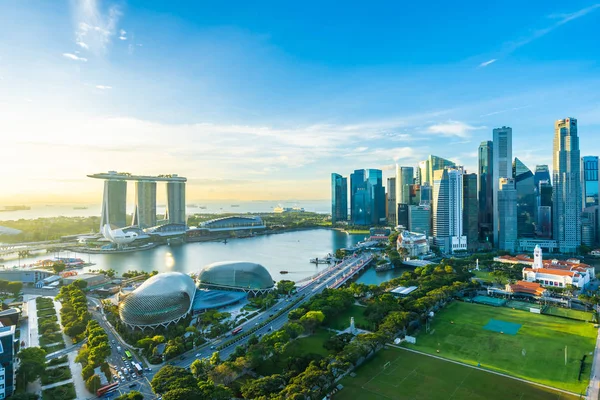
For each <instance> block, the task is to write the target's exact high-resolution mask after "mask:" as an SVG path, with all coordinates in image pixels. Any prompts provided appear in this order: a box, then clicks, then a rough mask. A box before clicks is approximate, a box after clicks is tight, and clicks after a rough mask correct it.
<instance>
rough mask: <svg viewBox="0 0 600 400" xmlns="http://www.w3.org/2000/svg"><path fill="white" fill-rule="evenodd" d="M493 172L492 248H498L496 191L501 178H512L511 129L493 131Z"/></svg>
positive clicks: (498, 227)
mask: <svg viewBox="0 0 600 400" xmlns="http://www.w3.org/2000/svg"><path fill="white" fill-rule="evenodd" d="M493 135H494V140H493V155H494V156H493V163H494V166H493V170H492V175H493V179H492V184H493V185H494V192H493V200H492V205H493V209H494V215H493V233H494V246H496V247H498V246H499V240H500V236H499V235H500V226H499V221H500V212H499V207H498V191H499V189H500V179H501V178H512V161H513V160H512V128H510V127H507V126H503V127H502V128H496V129H494V130H493Z"/></svg>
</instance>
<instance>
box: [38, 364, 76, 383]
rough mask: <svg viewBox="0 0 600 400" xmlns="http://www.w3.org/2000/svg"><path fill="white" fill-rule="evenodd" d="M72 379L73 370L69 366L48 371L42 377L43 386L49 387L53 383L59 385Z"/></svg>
mask: <svg viewBox="0 0 600 400" xmlns="http://www.w3.org/2000/svg"><path fill="white" fill-rule="evenodd" d="M70 378H71V369H70V368H69V366H64V367H56V368H52V369H47V370H46V372H45V373H44V374H43V375H42V385H49V384H51V383H57V382H62V381H66V380H67V379H70Z"/></svg>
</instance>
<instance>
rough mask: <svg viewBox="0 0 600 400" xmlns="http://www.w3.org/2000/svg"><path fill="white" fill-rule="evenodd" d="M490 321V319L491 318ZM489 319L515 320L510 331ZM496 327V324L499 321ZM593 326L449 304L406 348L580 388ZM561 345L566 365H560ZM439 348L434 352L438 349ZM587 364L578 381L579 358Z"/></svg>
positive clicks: (582, 388) (502, 309)
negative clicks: (494, 328) (513, 326)
mask: <svg viewBox="0 0 600 400" xmlns="http://www.w3.org/2000/svg"><path fill="white" fill-rule="evenodd" d="M492 320H494V321H492ZM490 321H492V323H493V325H498V321H500V322H501V321H504V322H506V323H508V324H507V325H511V324H520V325H521V326H520V328H519V329H518V331H517V332H516V333H515V334H509V333H513V332H506V333H502V330H501V329H502V328H501V329H497V330H490V329H489V328H488V329H484V327H486V326H488V327H489V325H488V324H490ZM500 326H501V325H500ZM597 333H598V330H597V329H596V328H594V327H593V325H592V324H590V323H586V322H581V321H574V320H569V319H565V318H559V317H554V316H550V315H543V314H534V313H530V312H526V311H521V310H513V309H510V308H506V307H491V306H485V305H480V304H473V303H462V302H453V303H452V304H450V305H449V306H448V307H447V308H446V309H444V310H442V311H441V312H440V313H439V314H437V315H436V316H435V317H434V319H433V321H432V322H431V326H430V332H429V333H425V331H424V330H423V331H422V332H421V333H420V334H419V335H418V336H417V343H416V344H415V345H408V344H407V345H406V346H407V347H410V348H414V349H416V350H420V351H423V352H425V353H430V354H435V355H438V356H441V357H445V358H449V359H453V360H457V361H461V362H464V363H466V364H471V365H477V364H478V363H480V364H481V366H482V367H484V368H488V369H491V370H495V371H498V372H502V373H505V374H508V375H512V376H516V377H519V378H523V379H527V380H531V381H534V382H538V383H542V384H544V385H548V386H552V387H557V388H561V389H564V390H568V391H571V392H575V393H581V392H582V391H585V389H586V387H587V384H588V380H589V374H590V367H591V362H592V356H590V353H592V352H593V351H594V347H595V343H596V336H597ZM565 346H567V364H566V366H565ZM438 350H439V353H438ZM584 354H587V355H588V356H587V359H586V368H585V370H584V372H583V374H582V376H581V381H578V380H577V377H578V374H579V367H580V360H581V358H582V357H583V355H584Z"/></svg>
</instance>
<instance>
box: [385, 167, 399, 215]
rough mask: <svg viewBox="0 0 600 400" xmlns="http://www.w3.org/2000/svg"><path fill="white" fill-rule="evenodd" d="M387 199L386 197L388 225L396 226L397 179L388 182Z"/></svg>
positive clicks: (390, 179)
mask: <svg viewBox="0 0 600 400" xmlns="http://www.w3.org/2000/svg"><path fill="white" fill-rule="evenodd" d="M386 193H387V197H386V202H387V203H386V204H387V206H386V219H387V222H388V224H396V211H397V208H398V207H397V204H398V203H397V202H396V178H395V177H392V178H388V180H387V192H386Z"/></svg>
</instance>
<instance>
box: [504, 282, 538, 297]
mask: <svg viewBox="0 0 600 400" xmlns="http://www.w3.org/2000/svg"><path fill="white" fill-rule="evenodd" d="M510 290H511V291H512V292H519V293H529V294H533V295H535V296H541V295H542V294H543V293H544V291H545V289H544V288H543V287H542V285H540V284H539V283H535V282H527V281H517V282H516V283H514V284H512V285H510Z"/></svg>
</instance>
